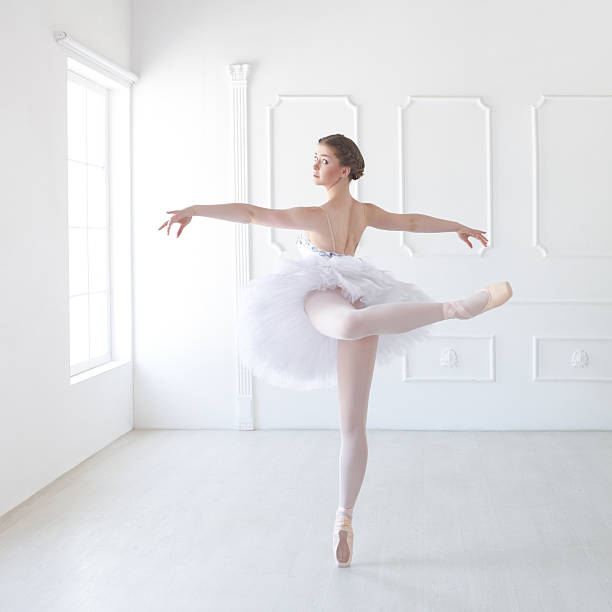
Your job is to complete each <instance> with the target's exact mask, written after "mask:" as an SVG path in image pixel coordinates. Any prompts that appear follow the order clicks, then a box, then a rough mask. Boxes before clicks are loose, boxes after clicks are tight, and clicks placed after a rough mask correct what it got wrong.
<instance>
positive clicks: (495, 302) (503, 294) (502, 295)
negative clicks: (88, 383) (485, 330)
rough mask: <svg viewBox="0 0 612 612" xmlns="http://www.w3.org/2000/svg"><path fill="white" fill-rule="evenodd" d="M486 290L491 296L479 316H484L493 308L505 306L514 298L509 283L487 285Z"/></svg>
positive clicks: (501, 282)
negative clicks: (483, 314)
mask: <svg viewBox="0 0 612 612" xmlns="http://www.w3.org/2000/svg"><path fill="white" fill-rule="evenodd" d="M484 290H485V291H486V292H487V293H488V294H489V301H488V302H487V305H486V306H485V307H484V308H483V310H481V311H480V312H479V313H478V314H482V313H483V312H486V311H487V310H491V308H497V307H498V306H501V305H502V304H505V303H506V302H507V301H508V300H509V299H510V298H511V297H512V287H511V286H510V283H509V282H508V281H500V282H499V283H493V284H492V285H487V286H486V287H484Z"/></svg>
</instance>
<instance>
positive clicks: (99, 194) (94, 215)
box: [87, 166, 106, 227]
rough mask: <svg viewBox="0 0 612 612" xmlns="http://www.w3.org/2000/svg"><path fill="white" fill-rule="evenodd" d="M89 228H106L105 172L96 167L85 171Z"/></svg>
mask: <svg viewBox="0 0 612 612" xmlns="http://www.w3.org/2000/svg"><path fill="white" fill-rule="evenodd" d="M87 173H88V181H87V194H88V203H89V208H88V221H87V224H88V225H89V227H106V170H105V169H104V168H98V167H97V166H89V167H88V169H87Z"/></svg>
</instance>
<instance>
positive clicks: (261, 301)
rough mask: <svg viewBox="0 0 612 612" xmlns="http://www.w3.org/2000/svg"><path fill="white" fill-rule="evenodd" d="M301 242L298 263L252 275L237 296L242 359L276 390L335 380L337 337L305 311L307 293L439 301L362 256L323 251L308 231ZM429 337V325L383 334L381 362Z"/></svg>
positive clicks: (330, 384)
mask: <svg viewBox="0 0 612 612" xmlns="http://www.w3.org/2000/svg"><path fill="white" fill-rule="evenodd" d="M296 244H297V246H298V250H299V251H300V254H301V259H300V260H294V259H281V260H280V264H279V268H280V269H279V272H276V273H273V274H267V275H265V276H262V277H259V278H256V279H254V280H252V281H251V282H249V283H247V284H246V285H244V286H243V287H241V288H240V293H239V296H238V320H237V326H236V331H237V341H238V351H239V355H240V359H241V361H242V363H243V364H244V365H245V366H246V367H248V368H249V369H250V370H251V371H252V373H253V374H254V375H255V376H257V377H258V378H261V379H263V380H265V381H267V382H268V383H270V384H272V385H274V386H276V387H285V388H291V389H299V390H309V389H321V388H326V387H334V386H337V384H338V373H337V358H338V355H337V347H338V340H337V339H335V338H331V337H329V336H326V335H324V334H322V333H320V332H319V331H317V330H316V329H315V328H314V327H313V325H312V323H311V322H310V319H309V318H308V315H307V314H306V311H305V310H304V297H305V296H306V294H307V293H308V292H309V291H312V290H314V289H329V288H333V287H336V286H337V287H339V288H340V291H341V293H342V295H343V296H344V297H346V298H347V299H348V300H350V301H351V303H352V302H355V301H356V300H357V299H360V300H361V302H362V303H363V304H365V306H371V305H373V304H382V303H386V302H433V301H435V300H434V299H433V298H432V297H430V296H429V295H428V294H427V293H425V292H424V291H423V290H422V289H421V288H420V287H418V286H417V285H415V284H413V283H404V282H402V281H399V280H397V279H395V278H394V277H393V276H392V275H391V274H390V273H389V272H387V271H386V270H380V269H378V268H376V267H375V266H374V265H373V264H372V263H370V262H369V261H367V260H365V259H363V258H361V257H355V256H352V255H342V254H339V253H333V252H331V251H323V250H321V249H319V248H318V247H316V246H315V245H313V244H312V243H311V242H309V241H308V239H307V238H306V236H305V235H304V234H303V233H300V234H299V235H298V238H297V241H296ZM428 336H430V331H429V329H428V327H417V328H416V329H413V330H410V331H407V332H403V333H400V334H380V336H379V339H378V348H377V353H376V361H377V363H379V364H385V363H387V362H389V361H390V360H391V359H392V357H393V356H396V355H402V354H405V353H406V351H407V349H408V348H409V347H410V346H411V345H412V344H414V342H415V341H417V340H419V341H422V340H424V339H425V338H427V337H428Z"/></svg>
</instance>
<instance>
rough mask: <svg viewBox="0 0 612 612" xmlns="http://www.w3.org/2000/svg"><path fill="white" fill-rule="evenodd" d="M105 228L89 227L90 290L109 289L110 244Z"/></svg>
mask: <svg viewBox="0 0 612 612" xmlns="http://www.w3.org/2000/svg"><path fill="white" fill-rule="evenodd" d="M106 237H107V234H106V230H105V229H96V228H89V231H88V234H87V242H88V247H89V290H90V291H103V290H105V289H108V278H107V270H108V245H107V239H106Z"/></svg>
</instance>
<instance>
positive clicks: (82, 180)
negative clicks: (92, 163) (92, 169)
mask: <svg viewBox="0 0 612 612" xmlns="http://www.w3.org/2000/svg"><path fill="white" fill-rule="evenodd" d="M86 172H87V166H86V165H85V164H80V163H78V162H73V161H68V225H80V226H81V227H85V226H86V225H87V183H86V176H87V175H86Z"/></svg>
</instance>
